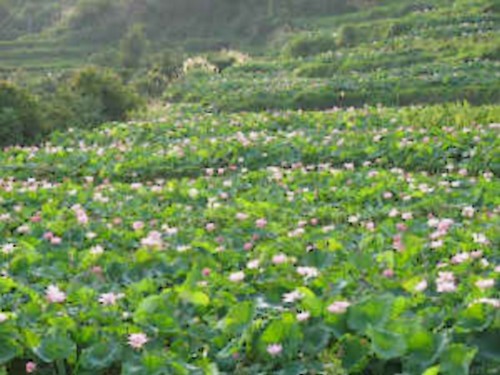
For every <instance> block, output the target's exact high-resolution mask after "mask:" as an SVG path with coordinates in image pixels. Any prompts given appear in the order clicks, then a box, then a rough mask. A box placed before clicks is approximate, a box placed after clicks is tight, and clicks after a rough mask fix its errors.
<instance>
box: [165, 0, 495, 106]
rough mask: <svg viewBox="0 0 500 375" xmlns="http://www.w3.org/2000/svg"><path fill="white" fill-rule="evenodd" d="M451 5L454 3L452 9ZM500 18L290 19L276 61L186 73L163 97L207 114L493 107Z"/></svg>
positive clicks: (370, 14) (403, 6) (443, 13)
mask: <svg viewBox="0 0 500 375" xmlns="http://www.w3.org/2000/svg"><path fill="white" fill-rule="evenodd" d="M450 3H452V4H453V5H450ZM498 25H500V19H499V16H498V12H496V11H495V8H494V5H493V3H492V2H488V1H476V2H469V1H452V2H450V1H442V2H435V3H433V5H432V6H429V7H424V8H422V9H421V8H419V7H416V8H412V7H411V6H409V4H408V2H406V3H405V2H401V3H400V5H399V6H396V5H395V4H394V3H391V4H390V5H387V6H385V7H384V6H380V7H375V8H374V9H372V10H371V11H366V12H357V13H353V14H351V15H344V16H337V17H329V18H325V19H321V18H320V19H314V20H303V21H300V20H299V21H296V22H295V25H294V26H295V27H296V28H297V29H298V30H303V31H302V32H297V30H294V33H293V34H292V35H293V37H292V38H291V40H289V41H288V42H287V43H285V45H284V47H283V48H279V49H274V53H272V54H271V55H267V56H264V57H261V58H254V59H253V60H252V61H251V62H248V63H245V64H242V65H240V66H233V67H231V68H229V69H226V70H224V71H223V72H222V73H221V74H218V75H201V76H200V75H193V76H191V77H188V78H186V79H185V80H183V81H180V82H179V83H177V84H176V85H173V87H171V88H169V90H168V91H167V94H166V99H168V100H170V101H180V102H185V101H188V102H194V103H198V102H202V103H204V104H205V105H206V106H209V107H211V108H213V109H215V110H222V111H241V110H248V111H255V110H257V111H258V110H267V109H328V108H331V107H333V106H342V107H345V106H351V105H352V106H363V105H364V104H367V103H368V104H372V105H376V104H384V105H389V106H400V105H409V104H425V103H442V102H450V101H451V102H453V101H457V100H458V101H461V100H467V101H469V102H470V103H474V104H484V103H492V104H495V103H499V101H500V96H499V92H500V90H499V87H500V75H499V73H498V72H499V67H500V66H499V56H500V55H499V52H500V50H499V49H498V45H499V44H500V39H499V37H500V36H499V35H500V34H499V27H498Z"/></svg>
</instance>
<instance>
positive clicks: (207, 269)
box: [201, 268, 212, 277]
mask: <svg viewBox="0 0 500 375" xmlns="http://www.w3.org/2000/svg"><path fill="white" fill-rule="evenodd" d="M211 272H212V270H211V269H210V268H203V269H202V270H201V274H202V275H203V276H205V277H208V276H210V273H211Z"/></svg>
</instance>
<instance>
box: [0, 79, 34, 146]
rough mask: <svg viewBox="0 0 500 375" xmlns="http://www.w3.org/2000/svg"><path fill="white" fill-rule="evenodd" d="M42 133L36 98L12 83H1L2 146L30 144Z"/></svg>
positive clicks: (0, 134)
mask: <svg viewBox="0 0 500 375" xmlns="http://www.w3.org/2000/svg"><path fill="white" fill-rule="evenodd" d="M41 132H42V121H41V117H40V112H39V110H38V103H37V101H36V99H35V97H33V96H31V95H30V94H29V93H28V92H26V91H24V90H23V89H21V88H19V87H17V86H15V85H13V84H11V83H8V82H0V146H6V145H12V144H25V143H30V142H32V141H33V140H34V139H35V138H36V137H37V136H39V135H40V133H41Z"/></svg>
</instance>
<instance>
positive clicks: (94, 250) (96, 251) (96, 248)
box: [90, 245, 104, 255]
mask: <svg viewBox="0 0 500 375" xmlns="http://www.w3.org/2000/svg"><path fill="white" fill-rule="evenodd" d="M102 253H104V248H103V247H102V246H100V245H97V246H94V247H92V248H91V249H90V254H92V255H101V254H102Z"/></svg>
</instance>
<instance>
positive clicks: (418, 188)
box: [0, 106, 500, 375]
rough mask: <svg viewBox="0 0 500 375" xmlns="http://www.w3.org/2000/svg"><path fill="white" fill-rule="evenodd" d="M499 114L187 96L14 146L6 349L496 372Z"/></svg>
mask: <svg viewBox="0 0 500 375" xmlns="http://www.w3.org/2000/svg"><path fill="white" fill-rule="evenodd" d="M498 118H499V113H498V107H484V106H483V107H478V108H472V107H461V106H447V107H440V106H433V107H425V108H407V109H381V108H367V109H363V110H350V111H341V110H333V111H327V112H302V113H301V112H276V113H267V114H266V113H255V114H252V113H248V114H233V115H229V114H228V115H222V114H221V115H213V114H206V113H203V111H201V110H200V109H199V108H196V107H189V106H182V107H179V108H178V107H171V108H170V109H169V110H168V111H167V113H166V119H164V120H161V121H159V122H140V123H129V124H111V125H106V126H104V127H102V128H101V129H100V130H99V131H96V132H92V133H90V132H81V131H76V130H75V131H73V132H72V133H71V134H70V136H68V134H55V135H54V136H53V137H52V140H51V141H50V142H49V143H47V144H45V145H42V146H40V147H33V148H20V147H13V148H9V149H7V150H5V151H4V152H3V153H1V154H0V165H1V166H2V167H1V171H2V175H3V177H2V179H1V181H0V197H1V200H0V202H1V206H0V207H1V208H0V233H1V236H2V243H1V244H0V248H1V249H2V250H1V255H0V262H1V268H2V269H3V270H4V271H3V272H4V273H3V275H4V276H3V278H2V279H0V288H1V290H2V297H1V300H0V302H1V306H2V312H1V313H0V316H1V318H2V319H1V321H2V323H0V339H1V340H2V343H3V346H2V349H1V350H0V354H1V355H0V361H1V362H2V363H3V364H4V365H6V366H7V371H8V373H10V374H14V373H15V374H17V373H20V372H16V371H22V370H20V367H22V366H25V363H26V362H27V361H30V362H28V363H30V364H31V363H36V366H37V369H38V370H37V371H39V372H40V373H47V374H52V373H57V374H61V373H64V372H63V371H69V373H75V374H76V373H78V374H86V373H94V374H95V373H102V374H115V373H123V374H171V373H179V374H182V373H185V374H188V373H189V374H191V373H193V374H196V373H200V374H201V373H207V374H214V373H228V374H229V373H241V374H246V373H249V374H250V373H252V374H254V373H276V374H304V373H334V374H342V373H356V372H362V373H366V374H396V373H406V374H422V373H424V372H425V373H426V374H437V373H439V374H450V375H451V374H453V375H456V374H466V373H469V368H471V369H472V371H479V373H484V374H487V373H492V374H493V373H496V372H498V370H499V367H498V366H499V364H498V362H496V361H497V360H498V358H499V353H498V348H497V346H496V342H497V339H498V337H499V335H500V331H499V329H500V325H499V324H500V320H499V317H500V315H499V310H498V308H499V303H500V302H499V299H498V289H497V287H498V272H499V264H498V261H499V256H498V251H497V249H498V245H499V240H500V238H499V236H498V233H499V232H498V224H499V219H498V208H499V203H500V202H499V200H498V191H499V190H500V184H499V180H498V173H499V169H498V168H499V165H498V150H499V141H498V139H500V138H499V137H498V131H499V130H498V129H499V125H498V124H495V123H494V120H495V119H498ZM426 371H427V372H426ZM480 371H484V372H480ZM66 373H67V372H66Z"/></svg>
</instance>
